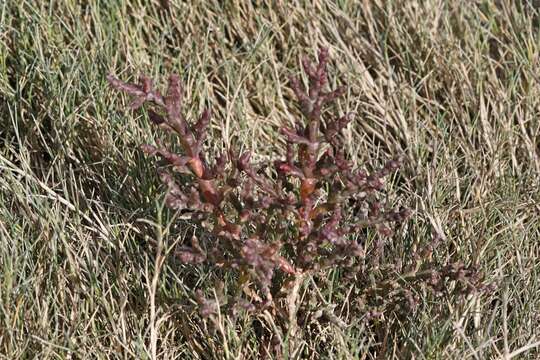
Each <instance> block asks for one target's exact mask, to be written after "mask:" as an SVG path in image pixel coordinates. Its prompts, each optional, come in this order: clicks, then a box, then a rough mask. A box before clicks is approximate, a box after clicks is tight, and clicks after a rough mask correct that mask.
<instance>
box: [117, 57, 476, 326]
mask: <svg viewBox="0 0 540 360" xmlns="http://www.w3.org/2000/svg"><path fill="white" fill-rule="evenodd" d="M327 63H328V51H327V50H326V49H322V50H320V52H319V54H318V62H317V63H312V62H311V61H310V60H309V59H308V58H304V59H303V61H302V65H303V69H304V71H305V74H306V75H307V79H308V83H307V86H304V84H303V83H302V81H301V80H300V79H299V78H297V77H291V79H290V86H291V88H292V90H293V91H294V93H295V95H296V98H297V100H298V103H299V105H300V110H301V116H298V117H297V119H296V124H295V126H294V127H292V128H289V127H283V128H281V129H280V133H281V135H282V136H284V139H285V142H286V149H285V151H284V152H285V156H284V158H283V159H282V160H278V161H275V162H273V163H272V164H255V163H253V161H252V160H251V153H250V152H245V153H242V154H238V153H237V152H236V151H235V149H232V148H231V149H226V151H224V152H223V153H222V154H221V155H219V156H217V157H215V158H212V159H211V158H209V156H207V155H208V154H207V153H206V152H205V140H206V138H207V133H208V127H209V124H210V120H211V113H210V110H205V111H203V112H202V114H201V115H200V116H199V117H198V118H197V119H196V120H195V121H188V118H187V117H186V115H185V114H184V113H183V111H182V109H183V102H184V98H183V89H182V85H181V82H180V79H179V76H178V75H171V76H170V78H169V84H168V89H167V91H166V94H165V95H162V94H161V93H160V92H159V91H158V90H156V89H155V88H154V86H153V83H152V81H151V80H150V79H149V78H147V77H142V78H141V80H140V83H139V84H129V83H125V82H122V81H120V80H118V79H116V78H115V77H113V76H109V78H108V80H109V82H110V83H111V85H112V86H113V88H115V89H117V90H120V91H123V92H125V93H127V94H129V95H131V96H132V97H133V101H132V103H131V108H134V109H136V108H139V107H141V106H143V105H147V107H146V109H147V112H148V116H149V118H150V120H151V121H152V123H154V124H155V125H157V126H159V127H160V128H161V129H163V130H165V131H168V132H171V133H173V134H175V135H177V138H178V141H179V143H180V145H181V148H182V153H180V154H177V153H175V152H173V151H171V150H170V147H167V146H164V145H161V144H160V145H157V146H154V145H143V146H142V150H143V151H144V152H146V153H147V154H149V155H157V156H159V157H161V158H163V159H164V160H165V161H166V163H167V164H168V165H167V166H164V167H160V168H159V175H160V178H161V180H162V182H163V183H164V184H165V185H166V186H167V188H168V191H167V195H166V203H167V205H168V206H169V207H170V208H172V209H176V210H189V211H188V212H187V213H188V214H189V217H190V220H191V221H192V222H193V223H194V224H197V225H198V226H199V228H200V229H206V231H207V235H208V236H206V237H205V238H208V240H207V241H205V242H203V241H199V240H198V239H197V238H196V237H193V238H192V239H191V243H190V246H182V247H180V248H179V249H177V251H176V255H177V257H178V258H179V259H180V260H181V261H182V262H184V263H190V264H200V263H206V264H211V265H213V266H216V267H219V268H221V269H228V270H230V271H232V272H234V273H235V274H236V275H237V279H238V283H237V288H238V289H239V291H236V292H235V294H236V295H235V298H234V299H232V300H230V301H228V305H229V306H230V305H240V306H242V307H244V308H247V309H251V310H253V311H257V309H259V310H260V309H272V311H271V313H272V314H274V315H275V316H276V317H277V318H279V319H280V323H281V324H284V326H285V327H286V328H288V330H290V331H291V332H292V333H293V334H294V333H296V332H297V331H298V325H297V324H298V320H297V317H298V309H299V308H300V305H301V304H300V302H301V300H300V297H299V294H300V289H301V288H302V284H303V282H304V280H305V279H306V277H307V276H312V275H313V276H317V275H320V274H324V272H325V270H327V269H333V268H338V267H342V268H344V269H348V270H349V274H348V275H349V276H348V277H347V279H349V280H348V281H352V282H353V283H355V284H356V286H357V287H358V289H357V292H356V294H357V295H358V297H359V299H361V301H359V303H362V309H365V314H369V315H370V316H371V317H373V316H381V315H382V314H383V313H384V309H386V308H390V307H385V303H392V304H393V305H396V304H398V305H400V306H401V303H403V304H407V306H408V307H414V306H415V304H416V303H417V302H418V297H417V296H416V295H415V294H414V291H413V290H414V289H415V288H418V287H427V288H430V289H432V290H435V291H436V292H440V291H443V290H445V289H450V287H448V286H447V284H448V282H457V283H459V284H461V285H459V286H456V285H455V286H453V287H451V288H452V289H454V290H456V291H457V290H459V291H465V292H466V291H470V290H475V289H478V288H479V287H481V281H482V279H481V277H480V276H479V274H478V272H476V271H475V270H474V269H472V268H466V267H465V266H464V265H462V264H459V263H455V264H450V265H446V266H442V267H436V266H435V265H433V264H432V263H431V262H429V261H428V260H425V259H422V258H421V256H413V257H412V258H413V260H411V262H410V263H409V264H400V265H396V264H393V263H392V264H384V263H381V262H382V261H383V259H381V257H382V256H383V251H382V248H383V246H384V242H383V241H382V240H379V241H372V242H369V244H371V245H370V248H366V245H367V244H368V243H367V242H366V238H367V235H366V234H368V232H366V230H365V229H366V228H372V229H375V230H377V231H376V233H377V235H375V236H378V237H380V238H381V239H382V238H383V237H389V236H392V227H393V225H392V224H393V223H399V222H403V221H404V220H406V219H407V218H409V217H410V215H411V211H410V210H409V209H406V208H391V207H389V206H388V205H387V204H386V203H385V201H383V200H382V199H383V197H382V196H381V190H382V189H383V187H384V179H385V178H386V177H387V176H388V175H389V174H391V173H393V172H394V171H396V170H397V169H398V168H399V166H400V161H399V160H398V159H394V160H390V161H388V162H387V163H386V165H385V166H384V167H382V168H380V170H378V171H374V172H372V173H367V172H366V171H365V170H363V169H359V168H355V167H354V166H353V165H352V162H351V161H350V160H348V158H347V154H346V152H345V149H346V146H344V144H343V136H342V133H341V132H342V130H343V129H344V128H345V127H346V126H347V125H348V124H349V122H350V121H351V118H352V117H351V116H350V115H349V114H345V115H343V116H337V117H333V116H330V112H328V111H326V110H327V109H329V108H331V105H332V104H334V103H335V102H336V100H337V99H338V98H339V97H340V96H341V95H343V94H344V93H345V88H344V87H340V88H338V89H336V90H333V91H328V90H327V85H328V72H327ZM177 174H189V175H191V178H192V180H191V181H188V182H187V184H186V183H185V181H184V182H183V183H181V182H180V181H179V177H178V176H177ZM431 250H432V249H431ZM366 255H369V256H366ZM417 255H418V254H417ZM387 265H390V266H387ZM238 294H240V295H238ZM198 301H199V304H200V305H201V312H202V313H203V315H206V316H209V315H211V314H212V313H213V312H215V311H216V310H217V307H218V306H220V304H217V302H216V301H212V300H208V299H205V298H203V297H202V296H201V295H200V294H199V296H198ZM370 304H371V305H372V307H370V306H369V305H370ZM392 308H393V307H392ZM374 309H378V310H377V311H375V310H374Z"/></svg>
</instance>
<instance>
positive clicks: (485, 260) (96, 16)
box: [0, 0, 540, 359]
mask: <svg viewBox="0 0 540 360" xmlns="http://www.w3.org/2000/svg"><path fill="white" fill-rule="evenodd" d="M165 3H170V4H169V9H168V10H166V8H165V7H164V5H163V4H165ZM539 26H540V17H539V13H538V11H537V10H535V9H534V8H533V7H532V5H527V2H526V1H504V0H503V1H496V0H489V1H471V0H454V1H444V0H426V1H409V0H396V1H385V0H370V1H368V0H365V1H348V0H344V1H334V2H330V1H314V2H303V1H217V0H207V1H200V2H199V1H193V2H190V1H188V2H183V1H170V2H168V1H158V0H152V1H143V0H136V1H127V0H114V1H96V0H89V1H69V0H63V1H62V0H60V1H27V0H20V1H13V0H5V1H3V2H0V140H1V143H0V358H5V359H28V358H36V359H64V358H66V359H80V358H88V359H94V358H99V359H104V358H111V359H116V358H130V359H131V358H135V359H142V358H152V357H156V358H160V359H162V358H163V359H172V358H175V359H197V358H199V359H208V358H230V359H246V358H258V356H259V351H260V349H259V348H258V344H257V342H256V333H255V331H254V330H253V327H252V322H251V321H252V320H250V319H246V320H245V322H244V324H243V325H241V326H240V325H239V324H237V327H236V328H232V327H231V326H229V322H228V321H227V320H226V319H225V318H222V319H220V326H218V329H219V331H218V333H217V334H214V335H212V336H210V332H209V330H208V329H206V328H197V327H198V326H200V324H199V323H196V322H194V321H191V320H192V319H193V318H192V316H191V314H190V313H189V311H187V310H186V309H185V307H182V306H180V304H185V303H187V302H189V301H190V299H193V291H194V289H197V288H205V286H206V287H207V286H208V285H209V284H212V281H211V279H210V278H211V277H212V276H216V275H215V274H212V273H211V272H209V271H208V269H205V268H204V267H202V268H193V267H185V266H182V265H180V264H178V262H176V261H174V260H173V259H171V258H170V257H167V254H166V253H164V254H162V255H164V256H165V258H164V262H163V263H161V262H160V261H159V260H160V259H161V258H160V257H158V256H156V249H155V248H153V247H152V246H149V242H148V241H147V239H148V238H149V237H152V238H154V239H156V238H160V239H162V240H163V241H164V242H165V243H166V244H168V245H172V244H173V243H174V242H175V241H180V242H181V241H183V239H182V234H183V233H184V232H185V231H190V229H189V224H183V223H182V222H181V221H173V220H174V216H173V214H170V213H169V212H167V211H164V209H162V204H161V201H162V194H163V188H162V187H161V185H160V183H159V181H158V179H157V177H156V174H155V169H154V167H153V165H152V164H153V162H152V161H148V160H147V159H146V157H145V156H144V155H143V154H142V153H141V152H140V151H139V150H138V145H139V144H142V143H145V142H153V141H154V140H153V139H155V138H156V137H158V136H161V135H160V134H159V133H158V132H156V131H155V129H153V128H152V127H151V126H150V125H149V124H148V123H147V121H146V118H145V117H144V116H142V115H140V114H131V113H129V112H128V111H124V110H123V109H125V108H126V104H127V102H126V99H125V98H123V97H120V96H118V95H117V94H116V93H113V92H112V91H111V90H110V89H109V87H108V86H107V83H106V80H105V76H106V75H107V74H109V73H114V74H115V75H117V76H119V77H121V78H122V79H124V80H127V79H131V78H133V77H135V76H137V75H138V74H140V73H145V74H148V75H150V76H153V77H154V78H156V79H157V80H158V81H160V82H161V83H162V84H163V83H165V81H164V79H165V78H166V76H167V75H168V73H169V72H171V71H176V72H179V73H180V74H181V76H182V78H183V79H184V81H185V87H186V92H187V99H188V103H189V107H188V110H192V113H198V110H200V108H202V107H203V106H205V105H208V104H211V105H212V109H213V111H214V114H215V116H214V119H213V123H212V134H213V137H212V138H211V139H210V146H211V147H212V148H213V149H215V150H218V149H221V148H222V147H223V146H225V145H229V144H235V145H236V146H238V147H244V148H253V149H257V154H258V156H259V159H263V158H267V157H275V156H277V154H276V151H281V150H280V149H281V147H280V144H281V140H280V139H279V135H278V133H277V129H278V128H279V126H280V125H282V124H284V123H290V122H291V121H292V116H293V112H291V111H290V109H291V90H290V88H289V87H288V85H287V76H288V75H289V74H290V73H291V72H296V71H298V69H299V67H298V60H299V57H300V55H303V54H310V55H313V54H314V53H315V51H316V50H317V49H318V48H319V47H320V46H326V47H328V48H329V49H330V54H331V56H332V64H331V78H332V81H335V82H340V83H343V82H346V83H347V84H349V92H348V93H347V95H346V97H345V99H344V100H343V101H341V103H340V107H341V109H340V110H341V111H342V112H346V111H351V112H355V113H356V118H355V121H354V122H353V124H352V125H351V126H350V127H349V128H348V129H347V131H346V137H347V145H348V147H349V151H350V152H351V153H352V154H353V156H355V159H356V162H357V163H358V164H359V165H362V164H364V163H366V162H370V159H379V158H384V157H385V156H386V157H388V156H391V155H396V154H404V155H406V157H407V164H406V166H405V168H404V169H403V171H402V178H401V179H400V182H399V183H396V184H394V185H393V186H391V189H392V191H394V192H397V193H398V194H399V196H400V197H401V199H402V202H403V203H406V204H410V205H411V206H412V207H413V208H414V209H415V210H416V216H415V217H414V218H413V220H411V221H410V222H409V224H408V226H407V227H406V229H405V231H406V238H407V239H409V241H412V243H413V244H418V245H420V244H422V243H425V242H428V241H430V236H431V235H430V234H431V231H432V230H434V229H435V230H437V231H441V232H442V233H444V235H445V240H444V243H443V245H442V246H441V247H440V248H439V249H438V251H437V253H436V256H438V257H440V259H445V258H447V257H453V258H456V257H458V258H461V259H462V260H463V261H464V262H466V263H475V264H478V265H479V266H481V268H482V269H483V270H484V271H485V273H486V274H487V277H488V279H489V280H490V281H493V282H496V283H497V284H498V288H497V291H495V292H494V293H492V294H489V295H488V296H473V297H470V298H468V299H466V300H463V301H459V302H453V301H450V300H448V301H444V300H439V301H438V302H436V303H435V302H433V301H429V299H427V300H428V302H427V303H426V304H425V305H423V307H422V309H421V311H419V312H418V313H417V314H415V315H414V316H411V318H410V319H409V320H408V321H407V323H403V324H402V326H401V327H399V328H398V330H396V331H397V333H395V334H393V338H394V339H396V340H395V341H394V343H393V344H388V346H387V347H386V351H385V352H384V353H383V352H381V347H380V346H377V343H376V341H378V340H377V339H380V337H379V336H378V335H377V334H373V333H371V332H370V330H369V329H368V328H362V326H360V325H358V326H355V327H351V328H347V327H346V328H342V327H340V326H336V325H335V324H332V323H331V322H329V323H326V324H322V325H321V328H320V329H317V331H313V333H314V334H317V336H313V337H311V338H306V339H305V349H304V356H305V357H307V358H313V359H317V358H336V359H353V358H354V359H356V358H364V359H370V358H376V357H377V356H378V358H379V359H382V358H385V359H400V358H415V359H455V358H462V359H510V358H516V359H518V358H519V359H536V358H538V357H540V351H539V350H538V345H539V343H538V341H539V340H540V336H539V330H538V329H540V315H539V314H540V312H539V310H540V236H539V235H540V205H539V204H540V189H539V180H540V179H539V176H538V175H539V172H540V144H539V141H540V120H539V117H540V84H539V79H540V70H539V69H540V62H539V59H540V57H539V52H540V28H539ZM188 112H189V111H188ZM274 145H275V146H274ZM396 246H397V245H396ZM330 284H331V282H330ZM317 290H318V291H321V295H322V296H324V297H325V298H326V299H330V300H329V301H332V302H334V303H335V304H337V310H336V311H337V312H339V313H340V314H341V315H343V317H344V318H345V319H346V320H347V321H348V323H349V324H355V323H359V321H358V320H359V319H358V318H359V317H360V316H361V314H352V313H351V314H347V301H349V300H350V299H348V298H346V297H342V298H339V297H337V296H336V298H332V296H333V294H332V286H331V285H329V286H328V287H327V288H322V289H316V288H315V285H313V286H311V287H308V290H307V291H317ZM267 324H271V321H268V322H267ZM193 334H198V335H197V336H194V335H193ZM399 351H406V352H402V353H400V352H399Z"/></svg>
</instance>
